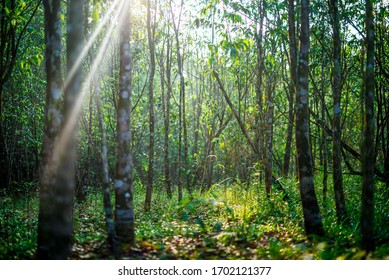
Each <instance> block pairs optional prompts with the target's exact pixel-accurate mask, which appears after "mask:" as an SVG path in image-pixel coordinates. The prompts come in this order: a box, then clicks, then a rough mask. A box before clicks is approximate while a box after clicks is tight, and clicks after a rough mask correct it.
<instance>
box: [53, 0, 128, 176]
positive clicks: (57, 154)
mask: <svg viewBox="0 0 389 280" xmlns="http://www.w3.org/2000/svg"><path fill="white" fill-rule="evenodd" d="M118 1H119V2H120V4H119V6H118V11H119V12H118V13H116V14H115V17H114V20H112V21H111V23H110V25H109V29H108V31H107V33H106V35H105V36H104V39H103V42H102V43H101V45H100V46H99V48H98V52H97V55H96V58H95V60H94V62H93V64H92V66H91V68H90V71H89V73H88V75H87V77H86V79H85V81H84V82H83V86H82V89H81V92H80V94H78V96H77V100H76V102H75V104H76V105H75V106H74V108H72V111H71V114H70V115H71V117H70V119H68V120H67V122H66V123H65V124H64V126H63V129H62V131H61V133H60V135H59V137H58V141H57V143H56V145H55V147H54V151H53V157H54V158H55V159H57V160H56V161H55V162H56V163H57V164H58V162H59V160H61V158H62V155H63V154H64V153H65V152H66V151H65V148H66V146H67V145H66V144H67V143H68V141H69V139H70V137H71V135H72V132H73V131H74V129H75V128H76V126H77V122H78V119H79V118H78V116H79V114H80V112H81V109H82V103H83V100H84V97H85V95H86V92H87V87H88V85H89V84H90V82H91V80H92V78H93V77H94V76H95V74H96V72H97V69H98V67H99V66H100V63H101V61H102V59H103V56H104V54H105V51H106V50H107V47H108V43H109V40H110V38H111V35H112V33H113V31H114V28H115V25H116V23H117V20H118V19H119V14H122V12H121V11H122V9H123V7H124V6H125V5H124V4H125V2H127V0H118ZM119 20H120V19H119ZM54 168H55V169H56V168H57V166H55V167H54Z"/></svg>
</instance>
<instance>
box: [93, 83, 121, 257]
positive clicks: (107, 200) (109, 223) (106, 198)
mask: <svg viewBox="0 0 389 280" xmlns="http://www.w3.org/2000/svg"><path fill="white" fill-rule="evenodd" d="M94 88H95V90H94V93H95V102H96V107H97V116H98V120H99V126H100V132H101V166H102V170H103V174H102V175H103V185H102V193H103V207H104V214H105V226H106V228H107V233H108V244H109V246H110V249H111V251H113V252H115V251H116V246H115V245H116V244H115V227H114V223H113V211H112V204H111V189H110V183H109V166H108V147H107V133H106V130H105V124H104V118H103V112H102V105H101V98H100V87H99V84H98V82H97V81H96V80H95V82H94Z"/></svg>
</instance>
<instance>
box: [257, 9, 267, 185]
mask: <svg viewBox="0 0 389 280" xmlns="http://www.w3.org/2000/svg"><path fill="white" fill-rule="evenodd" d="M259 5H260V6H259V14H260V18H259V30H258V34H257V36H258V38H257V50H258V54H257V65H258V73H257V81H256V101H257V106H258V115H257V116H256V125H257V132H256V139H255V144H256V145H257V147H256V148H255V149H256V150H257V151H258V157H259V158H258V160H259V162H260V167H259V168H260V170H259V173H260V176H259V179H260V181H262V174H263V171H264V170H263V169H264V168H263V165H264V162H263V161H264V153H265V139H264V134H265V133H264V131H265V117H264V106H263V85H262V83H263V82H262V81H263V72H264V69H265V55H264V48H263V33H264V26H263V22H264V18H265V7H264V6H265V3H264V1H261V2H260V3H259Z"/></svg>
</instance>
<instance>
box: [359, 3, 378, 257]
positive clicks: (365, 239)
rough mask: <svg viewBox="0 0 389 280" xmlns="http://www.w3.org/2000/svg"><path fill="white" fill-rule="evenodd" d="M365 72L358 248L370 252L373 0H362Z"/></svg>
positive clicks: (373, 162) (373, 158) (372, 173)
mask: <svg viewBox="0 0 389 280" xmlns="http://www.w3.org/2000/svg"><path fill="white" fill-rule="evenodd" d="M365 5H366V15H365V25H366V38H365V44H366V73H365V91H364V96H363V99H364V103H365V108H364V109H365V110H364V129H363V144H362V213H361V230H362V248H363V249H365V250H366V251H368V252H370V251H373V250H374V249H375V239H374V168H375V149H374V145H373V143H374V127H375V118H374V87H375V81H374V57H375V56H374V37H375V36H374V15H373V0H366V1H365Z"/></svg>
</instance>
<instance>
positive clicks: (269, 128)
mask: <svg viewBox="0 0 389 280" xmlns="http://www.w3.org/2000/svg"><path fill="white" fill-rule="evenodd" d="M270 72H273V69H272V70H270ZM273 79H274V74H273V73H268V76H267V87H266V103H267V108H266V113H267V117H266V131H265V137H266V153H265V188H266V194H267V195H268V196H269V195H270V194H271V193H272V177H273V115H274V105H273V83H274V82H275V81H273Z"/></svg>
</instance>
